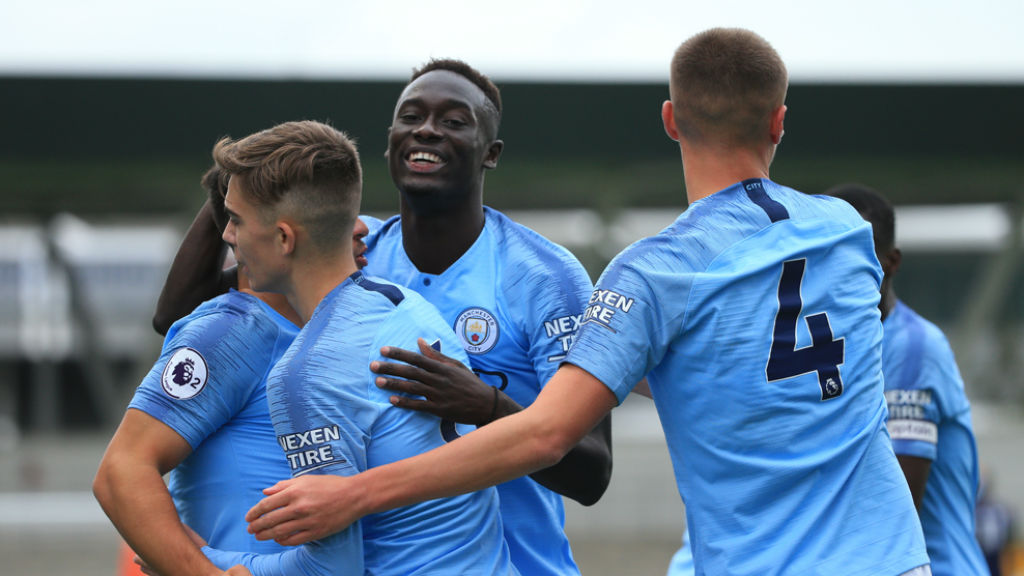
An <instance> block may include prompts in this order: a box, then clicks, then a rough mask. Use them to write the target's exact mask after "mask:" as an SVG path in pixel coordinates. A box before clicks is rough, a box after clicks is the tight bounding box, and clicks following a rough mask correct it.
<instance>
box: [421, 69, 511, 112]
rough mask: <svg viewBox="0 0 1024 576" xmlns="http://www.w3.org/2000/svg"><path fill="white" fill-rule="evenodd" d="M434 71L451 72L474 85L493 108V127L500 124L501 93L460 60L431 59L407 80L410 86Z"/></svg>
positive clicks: (486, 78) (477, 71)
mask: <svg viewBox="0 0 1024 576" xmlns="http://www.w3.org/2000/svg"><path fill="white" fill-rule="evenodd" d="M434 70H447V71H448V72H453V73H455V74H458V75H459V76H462V77H463V78H465V79H466V80H469V81H470V82H472V83H473V84H475V85H476V87H477V88H479V89H480V90H481V91H482V92H483V93H484V96H486V97H487V101H488V102H490V103H491V105H492V106H494V110H493V111H492V112H493V113H494V117H495V120H496V122H495V125H494V127H495V128H497V127H498V125H499V124H500V123H501V91H500V90H498V87H497V86H496V85H495V84H494V82H492V81H491V79H490V78H488V77H487V76H485V75H484V74H483V73H481V72H480V71H479V70H477V69H476V68H473V67H472V66H470V65H469V64H466V63H465V62H463V61H462V60H456V59H454V58H433V59H431V60H430V61H429V62H427V63H426V64H424V65H423V66H420V67H419V68H416V69H414V70H413V71H412V78H409V83H410V84H411V83H412V82H413V81H414V80H416V79H417V78H419V77H420V76H423V75H424V74H426V73H427V72H433V71H434Z"/></svg>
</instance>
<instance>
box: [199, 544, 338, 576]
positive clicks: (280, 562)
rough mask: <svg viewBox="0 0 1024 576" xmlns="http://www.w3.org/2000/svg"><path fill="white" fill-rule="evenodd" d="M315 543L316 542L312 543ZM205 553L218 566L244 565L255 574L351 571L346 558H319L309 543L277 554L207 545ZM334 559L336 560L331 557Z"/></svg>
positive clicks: (333, 575) (319, 575)
mask: <svg viewBox="0 0 1024 576" xmlns="http://www.w3.org/2000/svg"><path fill="white" fill-rule="evenodd" d="M312 546H314V547H315V546H317V544H313V545H312ZM202 551H203V554H205V555H206V557H207V558H208V559H209V560H210V561H211V562H213V563H214V564H215V565H216V566H218V567H219V568H222V569H224V570H227V569H228V568H230V567H232V566H236V565H238V566H245V568H246V569H247V570H249V572H250V573H251V574H252V576H341V575H343V574H351V573H352V571H351V570H348V569H347V568H350V567H351V563H348V562H346V561H345V559H343V558H334V559H332V558H330V557H329V555H327V556H328V557H327V558H317V557H316V555H315V554H313V553H311V547H310V546H309V545H304V546H299V547H295V548H289V549H287V550H285V551H284V552H280V553H278V554H254V553H251V552H229V551H226V550H218V549H216V548H212V547H210V546H204V547H203V549H202ZM332 560H333V561H332Z"/></svg>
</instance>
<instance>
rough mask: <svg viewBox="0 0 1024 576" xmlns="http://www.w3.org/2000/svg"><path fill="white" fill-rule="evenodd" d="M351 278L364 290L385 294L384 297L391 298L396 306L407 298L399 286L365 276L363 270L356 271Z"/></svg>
mask: <svg viewBox="0 0 1024 576" xmlns="http://www.w3.org/2000/svg"><path fill="white" fill-rule="evenodd" d="M349 278H351V279H352V282H355V283H356V284H357V285H358V286H359V287H361V288H363V289H364V290H369V291H371V292H379V293H381V294H383V295H384V297H385V298H387V299H388V300H391V303H392V304H394V305H395V306H398V303H399V302H401V301H402V300H405V295H404V294H402V291H401V290H399V289H398V287H397V286H394V285H392V284H383V283H381V282H374V281H373V280H370V279H369V278H367V277H366V276H364V275H363V273H362V272H356V273H355V274H353V275H351V276H349Z"/></svg>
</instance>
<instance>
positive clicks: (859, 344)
mask: <svg viewBox="0 0 1024 576" xmlns="http://www.w3.org/2000/svg"><path fill="white" fill-rule="evenodd" d="M881 277H882V272H881V269H880V267H879V265H878V260H877V258H876V257H875V255H874V246H873V244H872V236H871V227H870V225H869V224H867V223H866V222H865V221H864V220H863V219H862V218H861V217H860V215H859V214H858V213H857V212H856V211H855V210H854V209H853V208H852V207H850V206H849V204H847V203H846V202H844V201H842V200H839V199H834V198H824V197H817V196H808V195H805V194H802V193H799V192H797V191H794V190H791V189H789V188H786V187H783V186H780V185H777V184H775V183H773V182H771V181H769V180H765V179H752V180H745V181H743V182H740V183H737V184H735V185H733V186H731V187H729V188H726V189H724V190H721V191H719V192H717V193H715V194H712V195H711V196H708V197H706V198H703V199H701V200H698V201H696V202H694V203H692V204H691V205H690V206H689V208H688V209H687V210H686V211H685V212H684V213H683V214H681V215H680V216H679V218H678V219H677V220H676V221H675V222H674V223H673V224H672V225H670V226H669V227H668V228H666V229H665V230H663V231H662V232H661V233H659V234H658V235H656V236H654V237H651V238H647V239H644V240H641V241H639V242H637V243H635V244H634V245H632V246H631V247H630V248H628V249H627V250H626V251H624V252H623V253H622V254H620V255H619V256H618V257H616V259H615V260H614V261H613V262H612V263H611V264H610V265H609V266H608V268H607V269H606V270H605V272H604V273H603V274H602V276H601V278H600V280H599V281H598V283H597V287H596V289H595V290H594V293H593V295H592V296H591V298H590V304H589V307H588V308H587V310H586V312H585V315H584V320H583V326H582V328H581V329H580V332H579V334H578V336H577V339H576V343H575V345H574V347H573V348H572V350H571V351H570V353H569V356H568V359H567V361H568V362H570V363H572V364H576V365H578V366H580V367H581V368H583V369H585V370H587V371H588V372H589V373H591V374H592V375H594V376H595V377H596V378H597V379H599V380H600V381H601V382H603V383H604V384H605V385H606V386H608V388H609V389H610V390H612V391H613V392H614V393H615V395H616V396H617V398H618V399H619V401H620V402H621V401H622V400H623V399H625V397H626V395H627V394H629V392H630V390H632V388H633V386H634V385H635V384H636V382H638V381H639V380H640V379H641V378H643V377H644V376H647V378H648V381H649V384H650V388H651V392H652V394H653V396H654V401H655V405H656V406H657V409H658V413H659V416H660V418H661V422H662V426H663V428H664V430H665V435H666V438H667V441H668V446H669V452H670V455H671V458H672V463H673V467H674V469H675V474H676V482H677V486H678V488H679V493H680V495H681V496H682V498H683V500H684V501H685V503H686V515H687V524H688V527H689V530H690V533H689V536H690V539H691V543H692V545H693V546H692V548H693V556H694V562H695V566H696V569H697V573H698V574H703V573H708V574H730V575H734V576H740V575H746V574H757V575H760V576H764V575H772V574H844V575H846V576H858V575H863V576H885V575H897V574H901V573H903V572H906V571H908V570H911V569H913V568H915V567H917V566H920V565H923V564H927V563H928V557H927V555H926V553H925V546H924V539H923V537H922V534H921V528H920V523H919V522H918V519H917V513H916V511H915V510H914V506H913V502H912V499H911V497H910V491H909V488H908V487H907V484H906V481H905V480H904V477H903V473H902V471H901V470H900V468H899V465H898V463H897V461H896V458H895V456H894V454H893V449H892V445H891V442H890V440H889V437H888V434H887V433H886V428H885V419H886V406H885V399H884V396H883V389H882V387H883V382H882V373H881V354H880V346H881V340H882V328H881V322H880V321H879V311H878V298H879V294H878V289H879V283H880V282H881Z"/></svg>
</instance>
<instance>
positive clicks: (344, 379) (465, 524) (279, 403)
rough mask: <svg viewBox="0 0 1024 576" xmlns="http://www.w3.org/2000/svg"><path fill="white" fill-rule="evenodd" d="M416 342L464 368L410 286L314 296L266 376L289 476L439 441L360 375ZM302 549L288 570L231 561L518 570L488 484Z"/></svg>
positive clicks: (332, 568) (315, 570) (359, 568)
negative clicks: (433, 346) (389, 352)
mask: <svg viewBox="0 0 1024 576" xmlns="http://www.w3.org/2000/svg"><path fill="white" fill-rule="evenodd" d="M417 338H424V339H426V340H427V341H430V342H433V341H434V340H440V341H441V343H442V347H443V349H445V350H447V351H448V353H449V354H451V355H452V357H454V358H456V359H458V360H459V361H462V362H467V361H468V359H467V358H466V357H465V355H464V354H462V353H460V351H459V346H458V343H457V341H456V339H455V335H454V334H453V333H452V331H451V330H450V329H449V328H448V326H447V325H446V324H445V322H444V321H443V320H442V319H441V317H440V316H439V315H438V313H437V310H436V309H435V308H434V307H433V306H431V305H430V304H429V303H428V302H426V301H425V300H424V299H423V298H422V297H420V296H419V295H418V294H416V293H414V292H412V291H410V290H406V289H403V288H400V287H398V286H395V285H393V284H390V283H386V282H383V281H380V280H376V279H371V278H368V277H367V276H365V275H363V273H362V272H356V273H355V274H353V275H352V276H350V277H349V278H348V279H346V280H345V282H343V283H342V284H340V285H339V286H338V287H336V288H335V289H334V290H332V291H331V292H330V293H328V295H327V296H325V297H324V299H323V301H321V302H320V304H319V305H318V306H317V308H316V310H315V311H314V312H313V316H312V317H311V318H310V320H309V322H308V323H307V324H306V325H305V326H304V327H303V329H302V331H301V332H300V333H299V335H298V337H296V339H295V342H294V343H293V344H292V346H291V347H290V348H289V349H288V351H287V352H286V353H285V354H284V356H283V357H282V358H281V360H280V362H279V363H278V364H277V366H276V367H275V368H274V370H273V371H272V373H271V375H270V377H269V378H268V380H267V398H268V400H269V403H270V417H271V420H272V421H273V423H274V429H275V431H276V433H277V441H278V444H279V449H283V450H284V453H285V456H286V458H287V462H288V464H289V466H290V467H291V473H292V475H294V476H300V475H303V474H336V475H342V476H348V475H353V474H356V473H359V472H362V471H364V470H366V469H368V468H372V467H374V466H381V465H383V464H388V463H391V462H395V461H398V460H402V459H405V458H409V457H412V456H415V455H417V454H420V453H423V452H426V451H428V450H431V449H433V448H436V447H438V446H441V445H443V444H444V442H445V440H444V438H443V430H442V422H441V420H440V419H438V418H437V417H435V416H433V415H430V414H426V413H422V412H416V411H413V410H403V409H400V408H395V407H394V406H392V405H391V404H390V402H389V401H388V398H389V397H390V396H392V395H393V393H392V392H389V391H387V390H381V389H380V388H378V387H377V386H376V385H375V384H374V380H375V378H376V375H375V374H373V373H372V372H370V363H371V362H372V361H375V360H385V359H384V358H383V357H382V356H381V355H380V349H381V347H383V346H385V345H390V346H401V347H403V348H410V349H415V348H416V339H417ZM304 548H309V549H310V555H309V557H308V558H307V562H306V564H305V565H304V566H302V568H301V570H298V571H294V572H288V571H280V570H279V567H278V565H271V566H266V565H263V564H261V563H262V562H265V561H266V559H265V558H260V557H251V556H234V557H231V558H230V559H229V560H230V561H235V562H240V563H242V564H245V565H246V566H247V567H250V570H252V571H253V574H254V575H256V576H259V575H261V574H262V575H268V574H289V573H292V574H363V572H364V570H365V573H366V574H378V575H395V576H398V575H403V576H404V575H425V574H467V575H479V576H484V575H486V576H491V575H494V574H502V575H504V574H518V573H517V572H515V569H514V568H513V567H512V563H511V560H510V558H509V552H508V547H507V546H506V544H505V541H504V538H503V531H502V525H501V518H500V515H499V509H498V495H497V491H496V490H495V489H494V488H488V489H486V490H481V491H479V492H472V493H469V494H465V495H462V496H457V497H454V498H441V499H437V500H430V501H427V502H423V503H420V504H416V505H413V506H406V507H403V508H397V509H394V510H390V511H387V512H382V513H379V514H373V515H369V516H366V517H364V518H363V519H362V520H361V521H360V523H357V524H355V525H353V526H351V527H349V528H347V529H346V530H344V531H342V532H340V533H338V534H335V535H333V536H329V537H328V538H326V539H324V540H321V541H317V542H314V543H311V544H310V545H306V546H305V547H304ZM360 549H362V552H361V551H360ZM363 553H365V559H364V558H363ZM364 561H365V567H364V563H363V562H364ZM225 563H226V562H224V560H223V559H222V560H221V561H219V562H217V564H218V566H223V565H224V564H225Z"/></svg>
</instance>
